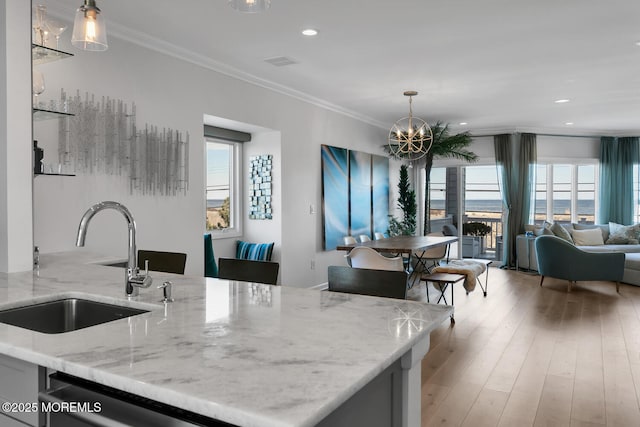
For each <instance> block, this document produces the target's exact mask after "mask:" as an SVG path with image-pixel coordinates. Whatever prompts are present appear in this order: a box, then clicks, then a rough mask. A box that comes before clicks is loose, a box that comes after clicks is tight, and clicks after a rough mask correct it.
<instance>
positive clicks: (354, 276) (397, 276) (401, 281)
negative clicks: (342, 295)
mask: <svg viewBox="0 0 640 427" xmlns="http://www.w3.org/2000/svg"><path fill="white" fill-rule="evenodd" d="M329 290H330V291H334V292H347V293H351V294H360V295H372V296H375V297H387V298H399V299H405V298H406V297H407V273H406V272H404V271H388V270H370V269H366V268H351V267H342V266H337V265H331V266H329Z"/></svg>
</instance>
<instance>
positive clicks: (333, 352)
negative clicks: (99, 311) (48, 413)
mask: <svg viewBox="0 0 640 427" xmlns="http://www.w3.org/2000/svg"><path fill="white" fill-rule="evenodd" d="M107 261H109V259H107V258H100V257H98V256H96V255H94V254H90V253H87V252H86V251H83V250H78V251H77V252H71V253H62V254H50V255H43V256H42V257H41V267H40V269H39V271H38V272H37V273H36V272H33V273H32V272H24V273H12V274H8V275H7V274H2V275H0V310H2V309H6V308H9V307H15V306H19V305H23V304H24V302H25V301H29V300H33V299H34V298H36V299H47V298H50V296H51V295H59V294H66V295H74V296H81V295H83V294H91V295H93V296H94V297H93V299H96V298H102V299H104V301H105V302H109V301H111V300H114V299H117V300H121V301H122V300H125V298H124V272H123V270H122V269H119V268H114V267H107V266H104V265H98V263H106V262H107ZM152 276H153V277H154V285H152V287H151V288H148V289H142V290H141V292H140V296H139V297H137V298H136V301H137V302H140V303H144V304H147V306H146V307H148V309H150V311H149V312H148V313H145V314H140V315H137V316H133V317H129V318H126V319H121V320H117V321H113V322H109V323H104V324H101V325H97V326H92V327H89V328H85V329H80V330H77V331H73V332H67V333H62V334H44V333H39V332H34V331H30V330H27V329H23V328H19V327H15V326H10V325H6V324H2V323H0V355H5V356H10V357H13V358H15V359H20V360H22V361H26V362H29V363H32V364H34V365H38V366H41V367H45V368H47V369H48V370H49V371H60V372H64V373H67V374H70V375H73V376H76V377H80V378H84V379H87V380H90V381H92V382H94V383H98V384H103V385H106V386H109V387H113V388H116V389H118V390H122V391H125V392H128V393H132V394H135V395H138V396H143V397H146V398H149V399H153V400H155V401H158V402H162V403H165V404H167V405H172V406H176V407H179V408H183V409H185V410H188V411H192V412H194V413H197V414H201V415H204V416H206V417H210V418H211V419H215V420H221V421H224V422H227V423H230V424H233V425H238V426H248V427H249V426H256V427H258V426H259V427H270V426H273V427H277V426H299V427H304V426H315V425H320V426H328V425H331V426H336V425H341V423H344V425H361V424H354V423H353V422H352V421H349V420H356V421H355V422H356V423H357V422H359V421H357V420H367V414H366V413H367V412H370V413H371V414H373V416H374V417H379V415H376V410H377V409H376V408H375V407H372V406H384V405H380V404H376V402H385V401H386V400H388V406H389V408H386V409H385V408H382V413H383V414H386V413H387V412H388V413H389V416H390V418H389V420H388V421H387V420H377V421H376V422H377V423H378V425H398V426H400V425H402V426H411V427H413V426H419V425H420V383H421V375H420V361H421V359H422V357H423V356H424V354H425V353H426V352H427V350H428V348H429V333H430V332H431V331H432V330H433V329H434V328H436V327H438V326H439V325H440V324H441V323H442V322H443V321H445V320H447V319H448V318H449V316H450V314H451V310H452V309H451V308H450V307H445V306H434V305H429V304H423V303H417V302H410V301H401V300H392V299H384V298H374V297H368V296H360V295H350V294H340V293H334V292H326V291H317V290H307V289H301V288H295V287H287V286H269V285H261V284H251V283H243V282H234V281H227V280H219V279H210V278H203V277H193V276H179V275H172V274H166V273H152ZM164 280H171V281H172V282H173V298H174V299H175V301H174V302H173V303H169V304H166V305H165V304H163V303H161V302H159V300H160V299H161V297H162V292H161V290H159V289H156V285H159V284H161V283H162V282H163V281H164ZM374 399H379V400H374ZM372 404H373V405H372ZM378 409H379V408H378ZM385 416H386V415H385ZM350 422H351V424H349V423H350ZM367 422H368V421H367Z"/></svg>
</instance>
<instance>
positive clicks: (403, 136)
mask: <svg viewBox="0 0 640 427" xmlns="http://www.w3.org/2000/svg"><path fill="white" fill-rule="evenodd" d="M416 95H418V92H416V91H414V90H408V91H406V92H405V93H404V96H408V97H409V117H403V118H401V119H400V120H398V121H397V122H395V123H394V124H393V126H392V127H391V130H390V131H389V151H390V153H391V154H393V156H394V157H395V158H397V159H403V160H409V161H413V160H418V159H421V158H422V157H424V156H425V155H426V154H427V153H428V152H429V150H430V149H431V144H432V143H433V132H431V128H430V127H429V125H428V124H427V122H425V121H424V120H422V119H420V118H418V117H413V110H412V108H411V101H412V97H413V96H416Z"/></svg>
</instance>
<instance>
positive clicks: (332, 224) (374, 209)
mask: <svg viewBox="0 0 640 427" xmlns="http://www.w3.org/2000/svg"><path fill="white" fill-rule="evenodd" d="M320 150H321V157H322V214H323V229H324V233H323V235H324V236H323V237H324V239H323V248H324V249H325V250H333V249H335V248H336V247H337V246H338V245H341V244H342V243H343V237H344V236H358V235H360V234H366V235H368V236H370V237H373V233H374V232H382V233H385V232H386V231H387V229H388V228H389V159H388V158H387V157H384V156H376V155H373V154H368V153H363V152H359V151H353V150H347V149H346V148H338V147H331V146H328V145H323V146H322V147H321V149H320Z"/></svg>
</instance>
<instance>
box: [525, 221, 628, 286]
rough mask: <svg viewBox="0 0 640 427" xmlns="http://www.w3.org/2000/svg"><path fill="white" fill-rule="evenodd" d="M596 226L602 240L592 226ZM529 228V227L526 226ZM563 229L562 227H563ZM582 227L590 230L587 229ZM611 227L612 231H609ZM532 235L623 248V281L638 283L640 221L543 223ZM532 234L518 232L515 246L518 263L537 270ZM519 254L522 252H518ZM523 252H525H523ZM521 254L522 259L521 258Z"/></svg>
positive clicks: (596, 248) (593, 247)
mask: <svg viewBox="0 0 640 427" xmlns="http://www.w3.org/2000/svg"><path fill="white" fill-rule="evenodd" d="M596 229H597V230H599V231H600V233H601V236H602V238H601V240H599V239H597V234H596V232H594V231H593V230H596ZM529 230H531V228H529ZM563 230H564V231H563ZM585 230H591V231H586V232H585ZM612 230H613V231H614V232H613V233H612V232H611V231H612ZM533 231H534V233H535V235H544V234H547V235H555V236H557V237H560V238H562V239H564V240H567V241H568V242H569V243H571V244H573V245H574V246H576V247H577V248H578V249H581V250H583V251H585V252H596V253H601V252H622V253H624V254H625V263H624V274H623V277H622V282H623V283H627V284H630V285H636V286H640V242H639V241H638V235H639V234H640V225H638V224H636V225H632V226H622V225H620V224H615V223H609V224H598V225H594V224H578V223H573V224H558V223H555V224H553V225H549V224H545V226H543V227H536V228H535V230H533ZM535 240H536V239H535V237H530V236H529V237H528V236H524V235H521V236H518V238H517V239H516V249H517V253H518V266H519V267H520V268H526V269H529V270H535V271H539V268H538V260H537V257H536V250H535ZM521 254H522V256H521ZM525 254H526V255H525ZM521 258H522V259H521Z"/></svg>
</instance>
